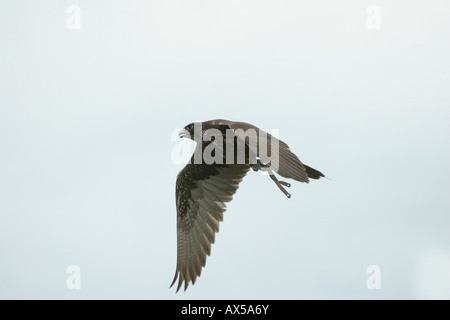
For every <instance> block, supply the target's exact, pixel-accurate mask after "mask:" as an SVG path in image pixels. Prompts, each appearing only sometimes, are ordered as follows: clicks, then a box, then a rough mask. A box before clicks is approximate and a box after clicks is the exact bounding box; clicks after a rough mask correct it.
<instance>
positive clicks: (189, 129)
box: [179, 122, 194, 140]
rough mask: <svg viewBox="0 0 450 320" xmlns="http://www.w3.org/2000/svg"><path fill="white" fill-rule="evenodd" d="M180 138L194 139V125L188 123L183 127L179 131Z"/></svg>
mask: <svg viewBox="0 0 450 320" xmlns="http://www.w3.org/2000/svg"><path fill="white" fill-rule="evenodd" d="M179 135H180V138H188V139H192V140H193V139H194V123H193V122H192V123H189V124H188V125H187V126H185V127H184V128H183V129H181V131H180V133H179Z"/></svg>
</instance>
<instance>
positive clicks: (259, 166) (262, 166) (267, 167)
mask: <svg viewBox="0 0 450 320" xmlns="http://www.w3.org/2000/svg"><path fill="white" fill-rule="evenodd" d="M250 166H251V167H252V169H253V170H254V171H258V170H261V171H267V172H268V173H269V176H270V178H271V179H272V180H273V182H275V184H276V185H277V186H278V188H280V190H281V191H282V192H283V193H284V194H285V195H286V197H288V198H290V197H291V195H290V194H289V192H287V191H286V189H285V188H283V186H286V187H288V188H289V187H290V186H291V184H290V183H288V182H285V181H281V180H278V179H277V177H276V176H275V174H274V173H273V171H272V169H270V163H269V164H264V163H262V162H261V161H260V160H259V159H257V163H255V164H250Z"/></svg>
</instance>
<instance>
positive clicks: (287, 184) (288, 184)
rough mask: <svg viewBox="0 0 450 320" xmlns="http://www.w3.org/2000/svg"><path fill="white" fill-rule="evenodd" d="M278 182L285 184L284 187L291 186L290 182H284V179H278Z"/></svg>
mask: <svg viewBox="0 0 450 320" xmlns="http://www.w3.org/2000/svg"><path fill="white" fill-rule="evenodd" d="M279 182H280V183H281V184H282V185H283V186H286V187H288V188H290V187H291V184H290V183H288V182H285V181H281V180H279Z"/></svg>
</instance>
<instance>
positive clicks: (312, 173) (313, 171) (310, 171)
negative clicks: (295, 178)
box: [303, 164, 325, 179]
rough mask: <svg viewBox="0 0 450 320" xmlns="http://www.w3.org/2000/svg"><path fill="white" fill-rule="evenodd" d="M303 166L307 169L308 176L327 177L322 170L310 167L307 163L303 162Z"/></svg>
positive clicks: (314, 177) (313, 177)
mask: <svg viewBox="0 0 450 320" xmlns="http://www.w3.org/2000/svg"><path fill="white" fill-rule="evenodd" d="M303 166H304V167H305V171H306V174H307V175H308V178H311V179H320V178H321V177H325V175H324V174H323V173H322V172H320V171H318V170H316V169H313V168H311V167H308V166H307V165H306V164H303Z"/></svg>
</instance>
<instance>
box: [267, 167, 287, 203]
mask: <svg viewBox="0 0 450 320" xmlns="http://www.w3.org/2000/svg"><path fill="white" fill-rule="evenodd" d="M268 171H269V175H270V178H271V179H272V180H273V182H275V184H276V185H277V186H278V188H280V190H281V191H283V193H284V194H285V196H286V197H288V198H290V197H291V194H290V193H289V192H287V191H286V189H285V188H283V186H286V187H288V188H289V187H290V186H291V184H290V183H287V182H284V181H280V180H278V179H277V177H275V174H274V173H273V172H272V170H271V169H268Z"/></svg>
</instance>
